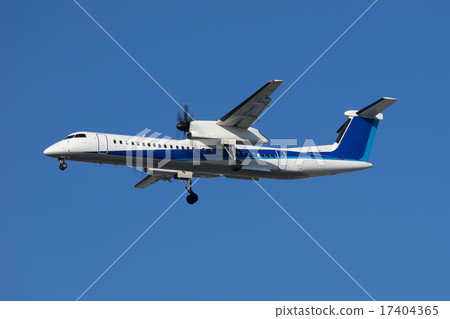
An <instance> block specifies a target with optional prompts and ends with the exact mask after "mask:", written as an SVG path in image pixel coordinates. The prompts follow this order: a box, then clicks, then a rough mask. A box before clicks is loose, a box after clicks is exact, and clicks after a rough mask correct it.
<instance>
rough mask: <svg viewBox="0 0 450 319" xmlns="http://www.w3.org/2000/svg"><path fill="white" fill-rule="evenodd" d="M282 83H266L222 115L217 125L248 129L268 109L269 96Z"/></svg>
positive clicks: (278, 81) (274, 81) (273, 81)
mask: <svg viewBox="0 0 450 319" xmlns="http://www.w3.org/2000/svg"><path fill="white" fill-rule="evenodd" d="M281 83H283V81H281V80H272V81H269V82H267V83H266V84H265V85H263V87H262V88H260V89H259V90H258V91H256V92H255V93H253V95H251V96H250V97H249V98H248V99H246V100H245V101H244V102H242V103H241V104H239V105H238V106H236V107H235V108H234V109H233V110H231V111H230V112H229V113H228V114H226V115H224V116H223V117H222V118H220V120H218V121H217V124H218V125H220V126H228V127H239V128H243V129H248V128H249V127H250V126H252V124H253V123H254V122H255V121H256V119H257V118H258V116H259V115H260V114H261V112H262V111H263V110H264V109H265V108H266V107H269V103H270V101H271V100H272V99H271V98H270V95H271V94H272V93H273V92H274V91H275V90H276V89H277V88H278V87H279V86H280V84H281Z"/></svg>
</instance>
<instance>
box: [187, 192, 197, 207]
mask: <svg viewBox="0 0 450 319" xmlns="http://www.w3.org/2000/svg"><path fill="white" fill-rule="evenodd" d="M186 201H187V202H188V203H189V204H191V205H192V204H194V203H196V202H197V201H198V195H197V194H196V193H190V194H189V195H188V196H187V197H186Z"/></svg>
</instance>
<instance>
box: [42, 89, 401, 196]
mask: <svg viewBox="0 0 450 319" xmlns="http://www.w3.org/2000/svg"><path fill="white" fill-rule="evenodd" d="M282 82H283V81H281V80H272V81H269V82H267V83H266V84H265V85H263V86H262V87H261V88H260V89H259V90H258V91H256V92H255V93H253V94H252V95H251V96H250V97H249V98H247V99H246V100H245V101H243V102H242V103H241V104H239V105H238V106H237V107H235V108H234V109H233V110H231V111H230V112H229V113H227V114H226V115H224V116H223V117H221V118H220V119H219V120H217V121H198V120H194V119H193V117H192V116H191V115H190V114H189V112H188V108H187V107H186V106H185V109H184V110H183V113H184V114H183V115H182V116H181V115H180V114H178V117H179V123H178V124H177V125H176V128H177V129H178V130H180V131H182V132H184V134H187V136H185V138H184V139H181V140H176V139H171V138H166V137H163V138H159V137H158V136H156V137H155V136H145V135H144V136H130V135H118V134H109V133H98V132H84V131H80V132H75V133H72V134H69V135H68V136H67V137H65V138H64V139H62V140H61V141H59V142H57V143H55V144H53V145H51V146H50V147H48V148H47V149H45V151H44V154H45V155H47V156H49V157H53V158H57V159H58V161H59V162H60V165H59V168H60V169H61V170H65V169H66V168H67V163H66V161H78V162H89V163H100V164H113V165H127V166H131V167H137V168H140V169H142V170H143V171H144V172H145V173H146V174H147V176H146V177H145V178H144V179H142V180H141V181H140V182H139V183H137V184H136V185H135V187H136V188H146V187H148V186H150V185H152V184H154V183H156V182H158V181H169V182H171V181H172V179H178V180H180V181H181V182H182V183H183V185H184V187H185V188H186V190H187V192H188V196H187V198H186V201H187V202H188V203H189V204H194V203H195V202H197V200H198V195H197V194H196V193H194V191H193V189H192V179H193V178H214V177H227V178H234V179H244V180H255V181H256V180H258V179H260V178H267V179H280V180H293V179H303V178H309V177H317V176H325V175H335V174H341V173H348V172H354V171H360V170H364V169H368V168H371V167H372V166H373V164H372V163H370V162H369V161H368V160H369V154H370V151H371V148H372V143H373V139H374V137H375V133H376V130H377V127H378V123H379V121H380V120H382V119H383V114H382V112H383V111H384V110H385V109H386V108H387V107H389V106H390V105H392V104H393V103H395V102H396V101H397V99H395V98H390V97H383V98H381V99H379V100H378V101H376V102H374V103H372V104H370V105H369V106H367V107H364V108H362V109H360V110H350V111H346V112H345V113H344V114H345V116H346V117H347V120H346V121H345V123H344V124H343V125H342V126H341V127H340V128H339V129H338V130H337V133H338V136H337V138H336V140H335V141H334V143H333V144H330V145H320V146H312V147H311V146H303V147H287V146H284V147H283V146H281V147H269V146H265V144H267V143H268V142H269V140H268V139H267V138H266V137H265V136H264V135H262V134H261V133H260V131H259V130H258V129H256V128H253V127H251V126H252V125H253V124H254V123H255V122H256V121H257V120H258V117H259V116H260V115H261V113H262V112H263V111H264V110H265V109H266V108H268V107H269V103H270V102H271V98H270V96H271V94H272V93H273V92H274V91H275V90H276V89H277V88H278V87H279V86H280V84H281V83H282ZM186 182H187V185H186Z"/></svg>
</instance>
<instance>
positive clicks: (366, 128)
mask: <svg viewBox="0 0 450 319" xmlns="http://www.w3.org/2000/svg"><path fill="white" fill-rule="evenodd" d="M396 101H397V99H393V98H386V97H384V98H382V99H380V100H378V101H376V102H375V103H372V104H370V105H369V106H367V107H365V108H363V109H361V110H359V111H347V112H345V115H346V116H347V117H348V119H347V121H346V122H345V123H344V125H342V126H341V127H340V128H339V129H338V131H337V133H339V135H338V138H337V139H336V143H338V146H337V148H336V149H335V150H334V151H332V152H331V153H330V155H331V156H333V157H338V158H344V159H354V160H359V161H364V162H367V161H368V160H369V155H370V151H371V149H372V144H373V140H374V138H375V133H376V131H377V127H378V123H379V122H380V120H382V119H383V115H382V114H381V112H382V111H384V110H385V109H386V108H387V107H389V106H390V105H392V104H393V103H394V102H396Z"/></svg>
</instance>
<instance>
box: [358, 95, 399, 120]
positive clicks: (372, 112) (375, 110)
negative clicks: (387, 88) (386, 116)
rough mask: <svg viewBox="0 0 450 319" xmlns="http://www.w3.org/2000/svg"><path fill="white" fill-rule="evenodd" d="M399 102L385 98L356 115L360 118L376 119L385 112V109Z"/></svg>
mask: <svg viewBox="0 0 450 319" xmlns="http://www.w3.org/2000/svg"><path fill="white" fill-rule="evenodd" d="M397 101H398V100H397V99H394V98H392V97H383V98H381V99H379V100H378V101H376V102H374V103H372V104H370V105H369V106H366V107H365V108H363V109H361V110H359V111H357V112H356V114H357V115H359V116H360V117H366V118H375V117H376V116H377V115H378V114H380V113H381V112H383V111H384V110H385V109H387V108H388V107H389V106H391V105H392V104H394V103H395V102H397Z"/></svg>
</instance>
